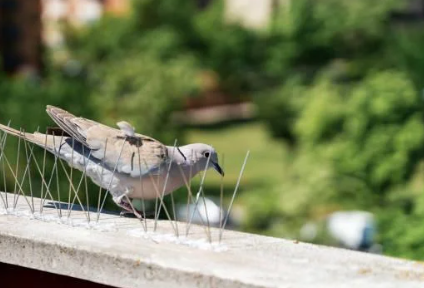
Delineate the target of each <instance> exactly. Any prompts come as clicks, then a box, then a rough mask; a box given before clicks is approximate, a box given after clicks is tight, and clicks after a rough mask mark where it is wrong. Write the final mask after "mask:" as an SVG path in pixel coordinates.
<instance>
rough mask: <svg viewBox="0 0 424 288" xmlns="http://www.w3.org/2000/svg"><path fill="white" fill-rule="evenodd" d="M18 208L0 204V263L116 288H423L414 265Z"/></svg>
mask: <svg viewBox="0 0 424 288" xmlns="http://www.w3.org/2000/svg"><path fill="white" fill-rule="evenodd" d="M19 202H21V200H19ZM19 207H20V206H19V205H18V207H17V209H15V210H13V211H11V210H10V209H9V210H8V211H5V210H4V209H3V211H2V210H1V208H0V214H1V215H0V251H1V253H0V262H4V263H10V264H15V265H20V266H23V267H28V268H34V269H38V270H43V271H47V272H53V273H56V274H61V275H67V276H72V277H76V278H80V279H84V280H89V281H93V282H97V283H103V284H107V285H111V286H116V287H128V288H129V287H131V288H132V287H153V288H154V287H178V288H181V287H296V288H302V287H314V288H317V287H326V288H328V287H338V288H339V287H373V288H375V287H385V288H387V287H389V288H390V287H424V264H423V263H420V262H413V261H405V260H400V259H394V258H389V257H383V256H378V255H371V254H365V253H361V252H354V251H348V250H342V249H336V248H328V247H321V246H317V245H311V244H305V243H298V242H296V241H287V240H283V239H277V238H272V237H264V236H258V235H252V234H246V233H239V232H232V231H225V233H224V238H223V241H222V243H221V244H218V243H212V244H209V243H208V241H206V240H205V238H206V234H205V231H204V229H203V228H201V227H193V228H194V229H193V230H191V231H192V232H191V233H190V235H189V237H188V238H185V237H176V236H175V235H173V232H170V231H172V229H171V230H170V223H169V222H168V221H162V222H160V223H159V225H158V227H159V229H158V230H157V232H156V233H153V232H148V233H145V232H144V229H143V228H142V226H141V223H140V221H138V220H137V219H130V218H122V217H119V216H115V215H102V216H103V217H104V218H103V219H102V220H101V221H99V223H98V224H95V225H94V224H92V225H86V227H83V225H79V224H78V225H75V223H77V222H75V219H74V222H72V223H71V222H69V221H68V220H69V219H68V220H67V221H65V219H59V220H60V221H57V220H56V221H52V219H53V218H52V216H49V217H46V216H45V215H44V216H43V217H44V218H43V217H42V216H40V215H39V216H37V215H33V216H28V214H25V213H23V212H22V210H20V208H19ZM50 212H52V211H50ZM50 212H49V211H46V212H45V214H46V215H47V214H48V213H50ZM53 213H55V211H53ZM78 215H79V214H76V215H75V217H76V218H78V217H79V216H78ZM31 218H33V219H31ZM34 218H38V219H34ZM70 224H72V225H70ZM147 224H148V231H153V228H152V227H153V226H152V225H153V224H154V223H153V222H152V221H149V222H148V223H147ZM179 224H180V227H181V229H182V227H185V224H184V223H179ZM218 232H219V231H218V230H217V229H212V236H213V237H212V238H213V239H217V235H218Z"/></svg>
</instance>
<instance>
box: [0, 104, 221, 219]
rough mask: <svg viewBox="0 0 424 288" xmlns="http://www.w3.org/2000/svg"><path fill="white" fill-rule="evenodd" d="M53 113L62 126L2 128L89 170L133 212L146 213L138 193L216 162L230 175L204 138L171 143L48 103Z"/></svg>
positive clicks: (147, 196)
mask: <svg viewBox="0 0 424 288" xmlns="http://www.w3.org/2000/svg"><path fill="white" fill-rule="evenodd" d="M46 112H47V114H48V115H49V116H50V117H51V119H52V120H53V121H54V122H55V123H56V125H57V126H58V127H53V128H48V129H47V130H46V133H45V134H44V133H40V132H34V133H28V132H23V131H19V130H16V129H13V128H11V127H9V126H6V125H3V124H0V130H2V131H4V132H6V133H8V134H11V135H14V136H17V137H20V138H22V139H25V140H27V141H29V142H32V143H34V144H36V145H38V146H41V147H42V148H44V149H46V150H47V151H49V152H51V153H53V154H54V155H56V156H57V157H59V158H60V159H63V160H64V161H65V162H67V164H68V165H69V166H71V167H72V168H76V169H78V170H80V171H82V172H83V173H85V174H86V175H87V176H88V177H89V178H90V179H91V180H92V181H93V182H94V183H95V184H97V185H98V186H100V187H102V188H104V189H106V190H107V191H109V193H110V194H111V195H112V199H113V201H114V202H115V203H116V204H117V205H118V206H119V207H121V208H122V209H124V211H126V212H127V213H128V212H129V213H133V214H134V215H135V216H136V217H138V218H142V217H145V215H141V214H140V211H137V210H135V209H134V208H133V207H132V205H131V200H132V199H144V200H152V199H156V198H159V197H163V196H165V195H168V194H170V193H172V192H173V191H175V190H176V189H178V188H180V187H182V186H183V185H185V183H186V181H188V179H190V177H194V176H195V175H197V174H198V173H199V172H201V171H204V170H208V169H210V168H213V169H214V170H216V171H217V172H218V173H219V174H221V175H222V176H224V171H223V169H222V168H221V166H220V165H219V163H218V154H217V152H216V151H215V149H214V148H213V147H212V146H210V145H208V144H204V143H193V144H188V145H184V146H175V145H174V146H166V145H164V144H162V143H161V142H159V141H158V140H156V139H154V138H152V137H149V136H146V135H142V134H139V133H136V132H135V129H134V127H133V126H132V125H131V124H130V123H128V122H126V121H120V122H118V123H117V127H118V128H113V127H110V126H107V125H104V124H102V123H99V122H96V121H94V120H90V119H86V118H83V117H77V116H75V115H73V114H71V113H70V112H68V111H66V110H63V109H61V108H58V107H55V106H51V105H48V106H47V108H46Z"/></svg>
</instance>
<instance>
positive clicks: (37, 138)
mask: <svg viewBox="0 0 424 288" xmlns="http://www.w3.org/2000/svg"><path fill="white" fill-rule="evenodd" d="M0 130H2V131H3V132H6V133H7V134H10V135H13V136H16V137H19V138H22V139H24V140H27V141H29V142H32V143H34V144H36V145H38V146H41V147H43V148H45V149H47V150H50V151H52V150H54V146H55V145H54V141H52V139H51V138H52V137H57V136H52V135H46V134H42V133H38V132H35V133H27V132H23V131H19V130H16V129H14V128H11V127H9V126H6V125H3V124H0Z"/></svg>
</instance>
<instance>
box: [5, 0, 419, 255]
mask: <svg viewBox="0 0 424 288" xmlns="http://www.w3.org/2000/svg"><path fill="white" fill-rule="evenodd" d="M132 2H133V9H132V10H131V13H130V14H129V15H127V16H126V17H121V18H117V17H114V16H112V15H106V16H105V17H103V19H101V20H100V21H98V22H96V23H93V24H92V25H91V26H90V27H86V28H84V29H79V28H78V29H76V28H73V27H67V29H66V35H67V37H66V39H67V40H66V49H67V51H66V53H67V57H66V58H65V59H63V60H61V61H49V62H48V63H49V65H48V69H47V71H46V73H45V75H43V78H42V79H37V78H31V77H27V79H22V77H20V78H19V77H18V78H16V79H11V78H6V77H5V76H4V75H0V97H1V100H2V105H1V106H0V120H1V122H7V121H8V120H9V119H12V120H13V122H12V126H18V127H25V129H26V130H32V129H36V128H37V126H40V127H44V126H46V125H49V123H51V121H49V120H48V118H47V116H46V115H45V113H44V106H45V105H46V104H53V105H58V106H61V107H64V108H66V109H68V110H70V111H72V112H73V113H75V114H77V115H79V114H81V115H84V116H85V117H88V118H94V119H97V120H98V121H101V122H105V123H107V124H110V125H114V123H115V122H117V121H119V120H122V119H125V120H128V121H130V122H131V123H133V125H134V126H135V127H136V129H137V130H138V131H141V132H142V133H144V134H148V135H151V136H153V137H156V138H158V139H161V140H162V141H163V142H165V143H172V142H173V139H174V138H178V139H179V140H181V142H184V134H183V132H184V131H183V127H181V126H179V125H177V123H174V121H172V119H171V117H170V114H171V112H172V111H175V110H178V109H181V108H182V106H183V104H184V101H185V100H186V99H187V97H196V96H197V95H199V94H201V91H204V89H205V88H204V87H203V86H202V85H204V83H203V84H202V81H201V77H200V75H201V74H202V72H205V71H206V72H213V75H217V79H216V81H217V83H218V88H219V90H220V91H221V92H222V93H225V94H226V95H228V97H234V98H242V99H243V98H246V95H247V96H248V97H250V98H251V99H252V100H253V101H254V103H255V104H256V106H257V108H258V117H259V119H260V121H262V123H264V124H265V125H266V127H267V129H268V131H270V133H271V135H272V136H274V137H275V139H274V140H270V139H267V138H265V137H264V136H263V135H262V134H260V133H259V132H258V131H257V130H258V129H259V128H258V126H254V127H253V128H251V130H249V131H250V132H249V131H245V130H246V129H245V128H242V131H241V132H240V135H239V139H243V143H244V144H246V143H247V144H250V145H251V146H253V147H254V148H252V149H253V150H255V149H256V150H257V151H256V153H257V155H261V157H262V158H253V159H254V160H252V161H253V162H254V164H255V165H254V168H252V169H254V170H252V171H251V172H250V174H249V173H248V176H247V179H246V180H245V181H244V182H243V185H244V186H243V187H244V189H243V190H242V193H241V195H240V203H242V205H243V206H244V209H245V210H246V211H248V213H245V215H246V217H245V220H244V222H243V223H242V226H243V228H244V229H246V230H249V231H256V232H261V233H267V234H271V235H278V236H285V237H298V233H299V228H300V227H301V225H302V224H304V223H305V222H307V221H311V220H312V221H316V220H320V219H323V218H324V217H325V216H326V215H328V213H330V212H333V211H336V210H343V209H355V210H357V209H361V210H368V211H371V212H373V213H375V215H376V216H377V218H378V220H379V239H378V240H379V242H380V243H382V244H383V246H384V251H385V253H389V254H392V255H396V256H404V257H410V258H421V259H422V256H421V255H423V254H422V253H419V252H421V251H423V249H424V248H422V247H424V245H422V243H423V241H424V236H423V235H424V233H423V232H424V231H423V229H421V228H420V225H419V223H420V220H421V219H422V218H423V216H424V196H423V195H424V193H423V192H424V191H423V188H424V187H423V184H424V182H423V181H424V178H423V175H424V174H423V173H424V162H423V159H424V157H423V156H424V155H423V152H422V151H423V148H422V147H423V144H424V129H423V128H424V127H423V126H424V122H423V101H422V94H421V93H422V87H423V86H424V54H423V53H422V51H423V48H424V32H423V31H424V30H423V29H422V28H423V23H422V22H412V23H399V22H398V21H397V20H396V17H394V15H396V13H398V12H399V11H402V8H403V5H404V4H405V1H399V0H380V1H378V3H377V2H376V3H372V4H370V3H369V1H366V0H357V1H349V0H322V1H314V0H296V1H288V2H287V3H290V4H284V3H286V1H282V2H281V3H280V4H279V5H278V6H276V7H274V10H273V12H272V15H271V19H270V24H269V26H268V27H266V28H265V29H260V30H250V29H246V28H243V27H241V26H240V25H238V24H236V23H229V22H226V21H224V17H223V12H224V2H223V1H222V0H216V1H213V3H212V4H211V5H209V6H208V8H207V9H204V10H200V9H199V8H198V7H197V6H196V4H195V1H188V0H187V1H178V2H177V1H157V0H133V1H132ZM49 53H50V52H49ZM51 53H54V51H52V52H51ZM47 56H49V55H47ZM47 58H48V59H49V57H47ZM260 127H261V128H260V129H261V131H262V126H260ZM243 129H244V130H243ZM200 135H201V134H200ZM211 135H215V134H213V133H212V134H211ZM258 135H261V136H258ZM256 136H257V137H258V139H259V140H258V139H256V140H255V137H256ZM214 137H218V136H216V135H215V136H214ZM229 138H230V137H219V139H218V138H217V139H215V140H213V139H209V138H207V141H209V142H211V143H215V142H217V143H222V141H221V142H220V140H222V139H229ZM261 139H262V140H261ZM190 140H192V141H195V139H192V138H190ZM200 140H201V139H199V141H200ZM228 141H230V142H231V143H230V144H231V145H230V146H228V147H227V146H225V145H223V144H222V149H224V150H231V149H233V148H234V146H235V145H234V144H233V142H232V141H231V140H228ZM271 141H272V144H270V145H272V149H271V148H270V149H267V148H266V147H267V143H271ZM209 142H208V143H209ZM259 142H260V143H259ZM277 142H278V143H279V144H276V143H277ZM219 145H221V144H218V146H219ZM279 149H280V150H279ZM276 150H279V151H276ZM224 152H225V151H224ZM243 152H244V151H243ZM253 152H255V151H253ZM234 153H235V154H237V153H238V152H237V151H235V152H234ZM239 154H240V153H239ZM239 154H237V155H239ZM252 155H254V153H252ZM239 156H240V157H242V154H240V155H239ZM252 157H254V156H252ZM261 159H263V160H262V161H261ZM228 160H229V159H228ZM278 165H281V166H278ZM230 166H231V165H230ZM277 167H279V168H277ZM255 169H256V170H255ZM229 175H230V176H229V177H228V178H227V179H230V180H234V177H232V176H231V174H229ZM254 175H260V177H259V176H258V177H256V178H255V176H254ZM233 176H234V175H233ZM213 181H218V179H215V180H213ZM226 181H229V180H226ZM214 183H215V184H216V185H215V184H213V185H215V187H219V185H218V184H217V183H218V182H214ZM226 184H227V185H228V183H226ZM423 252H424V251H423Z"/></svg>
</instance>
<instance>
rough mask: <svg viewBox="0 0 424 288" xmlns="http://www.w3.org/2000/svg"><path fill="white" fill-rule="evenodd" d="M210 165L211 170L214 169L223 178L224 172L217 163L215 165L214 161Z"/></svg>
mask: <svg viewBox="0 0 424 288" xmlns="http://www.w3.org/2000/svg"><path fill="white" fill-rule="evenodd" d="M211 162H212V165H213V169H215V170H216V171H217V172H218V173H219V174H221V175H222V176H224V174H225V173H224V170H222V168H221V166H219V164H218V163H215V162H214V161H211Z"/></svg>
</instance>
